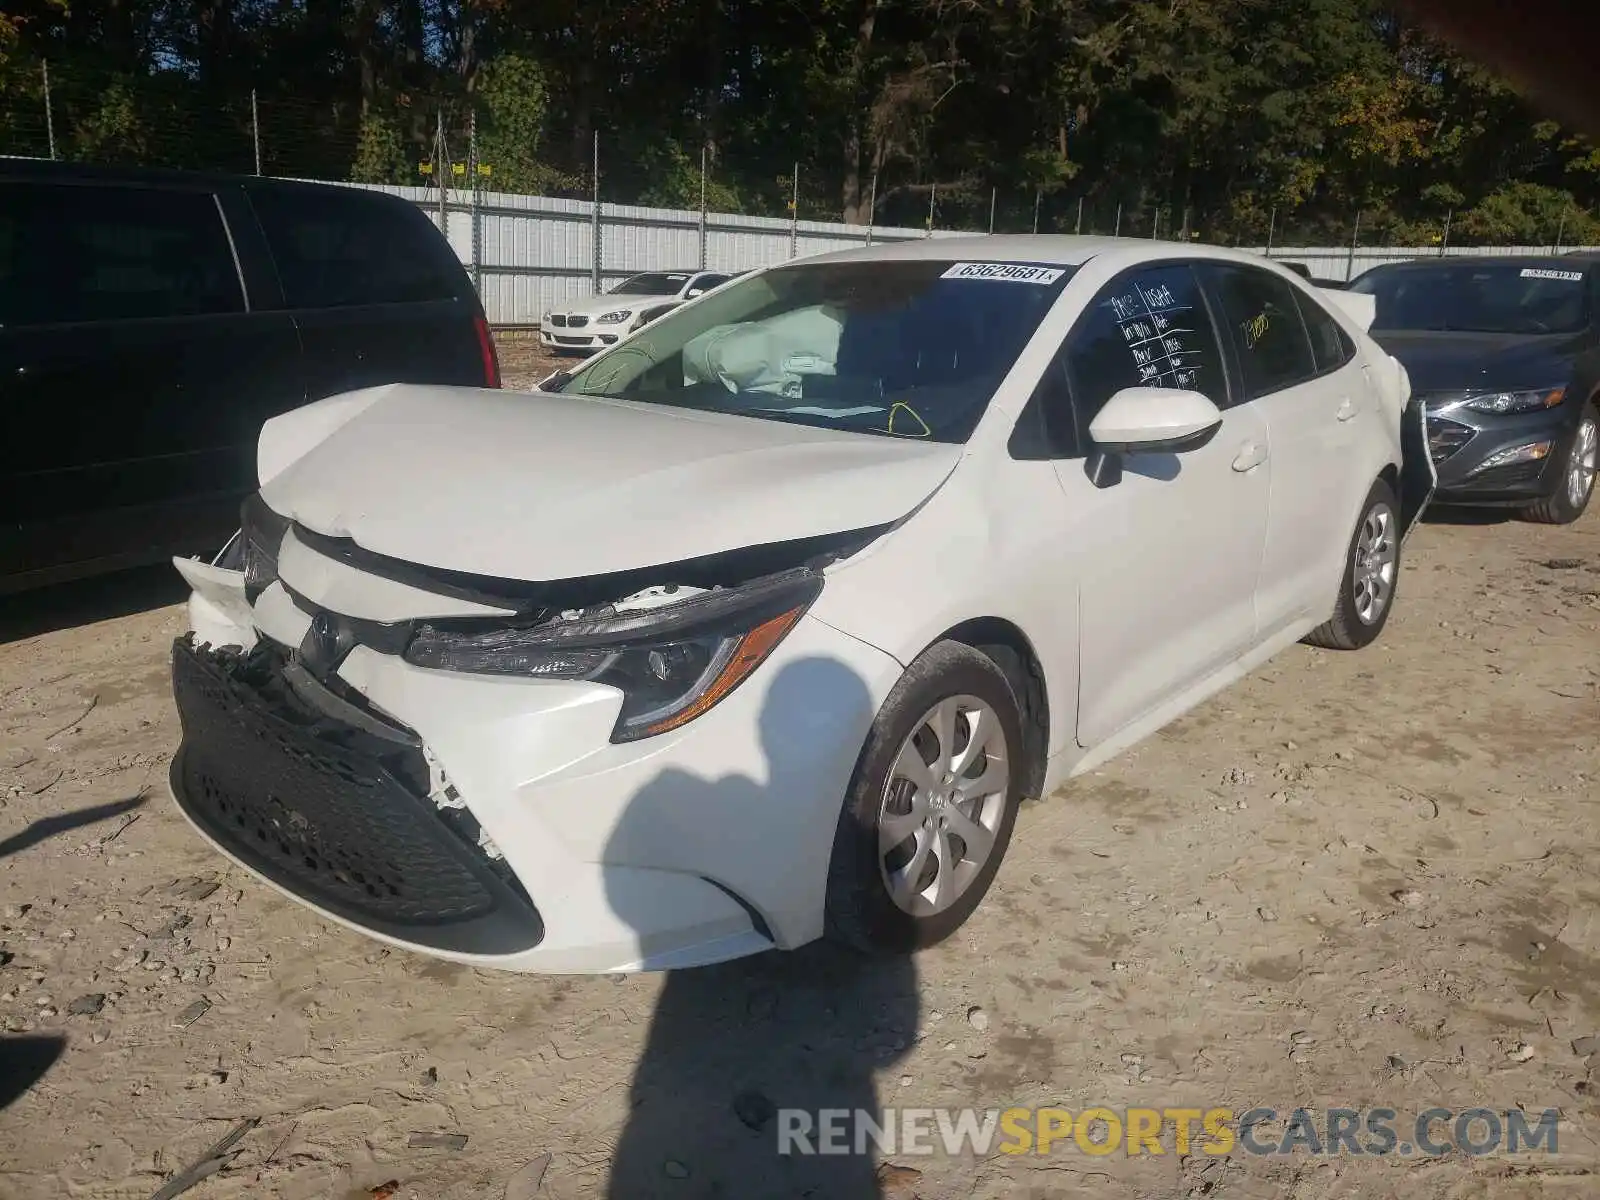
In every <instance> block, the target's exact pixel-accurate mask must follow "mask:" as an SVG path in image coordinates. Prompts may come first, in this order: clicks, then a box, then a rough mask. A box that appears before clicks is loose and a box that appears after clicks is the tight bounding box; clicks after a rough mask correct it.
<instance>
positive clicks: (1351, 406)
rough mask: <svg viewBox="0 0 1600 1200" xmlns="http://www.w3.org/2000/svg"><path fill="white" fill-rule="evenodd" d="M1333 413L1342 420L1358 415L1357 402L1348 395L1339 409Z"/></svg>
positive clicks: (1341, 402)
mask: <svg viewBox="0 0 1600 1200" xmlns="http://www.w3.org/2000/svg"><path fill="white" fill-rule="evenodd" d="M1333 415H1334V416H1336V417H1338V418H1339V420H1341V421H1348V420H1349V419H1350V418H1351V417H1353V416H1355V415H1356V402H1355V401H1354V400H1352V399H1350V397H1349V396H1346V397H1345V398H1344V399H1343V400H1342V401H1340V403H1339V411H1338V412H1336V413H1334V414H1333Z"/></svg>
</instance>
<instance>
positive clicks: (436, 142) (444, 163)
mask: <svg viewBox="0 0 1600 1200" xmlns="http://www.w3.org/2000/svg"><path fill="white" fill-rule="evenodd" d="M433 157H434V168H433V174H434V178H435V179H437V180H438V181H439V232H440V234H441V235H443V237H444V238H445V240H446V241H448V240H449V238H450V209H449V200H448V197H446V196H445V192H444V189H445V186H446V181H447V180H448V179H449V178H450V162H449V158H450V156H449V155H448V154H446V153H445V144H444V109H442V108H441V109H439V110H438V112H437V113H436V114H435V124H434V128H433Z"/></svg>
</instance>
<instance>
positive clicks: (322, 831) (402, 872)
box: [172, 639, 544, 954]
mask: <svg viewBox="0 0 1600 1200" xmlns="http://www.w3.org/2000/svg"><path fill="white" fill-rule="evenodd" d="M276 654H277V652H276V651H274V650H271V649H267V648H259V649H258V650H256V651H253V652H251V654H249V655H238V654H229V653H228V652H222V653H213V652H210V651H205V650H196V649H195V647H194V646H193V645H192V644H191V643H190V642H189V641H188V640H187V639H180V640H179V641H178V642H177V643H176V644H175V645H174V647H173V658H172V676H173V691H174V695H175V696H176V699H177V704H178V713H179V717H180V718H181V720H182V723H183V744H182V746H181V747H180V749H179V752H178V755H177V757H176V758H175V759H174V760H173V764H172V787H173V793H174V794H175V795H176V796H177V798H178V802H179V804H181V805H182V806H183V808H184V811H185V812H187V813H188V814H189V816H190V817H191V818H192V819H193V820H194V821H195V823H196V824H198V825H199V826H200V827H201V828H202V829H204V830H205V831H206V832H207V833H208V834H209V835H210V836H212V837H213V838H215V839H216V840H217V842H218V843H219V844H221V845H222V846H223V847H225V848H226V849H227V850H228V851H229V852H230V853H232V854H234V855H236V856H237V857H238V858H239V859H240V860H241V861H242V862H244V863H246V864H247V865H249V866H250V867H252V868H253V869H255V870H256V871H259V872H260V873H261V874H262V875H264V876H266V877H267V878H268V879H271V880H272V881H273V882H274V883H277V884H279V885H280V886H282V887H285V888H287V889H288V890H289V891H291V892H294V893H295V894H297V895H300V896H304V897H305V898H306V899H307V900H309V901H311V902H313V903H315V904H317V905H319V906H320V907H323V908H325V909H327V910H328V911H329V912H332V913H335V914H337V915H338V916H341V917H343V918H345V919H346V920H349V921H352V922H354V923H356V924H358V925H362V926H364V927H366V928H368V929H371V930H373V931H374V932H377V933H383V934H387V935H389V936H392V937H399V938H403V939H405V940H407V941H411V942H416V943H418V944H421V945H425V946H431V947H435V948H437V949H445V950H456V951H461V952H466V953H480V954H507V953H512V952H514V951H517V950H525V949H528V948H530V947H532V946H535V945H537V944H538V943H539V941H540V940H541V938H542V937H543V933H544V930H543V925H542V923H541V921H540V918H539V914H538V913H537V911H536V910H535V909H534V908H533V906H532V905H531V904H529V903H528V901H527V899H526V898H525V896H524V895H523V894H522V893H521V891H520V888H518V887H515V886H513V885H511V884H509V883H508V882H507V881H506V880H504V879H502V878H501V877H500V875H499V874H498V873H497V872H496V870H495V869H494V868H493V867H492V866H491V864H490V862H489V860H488V858H487V856H486V855H484V853H483V852H482V851H481V850H480V849H478V847H476V846H475V845H472V844H470V843H469V842H468V841H467V840H466V839H465V838H464V837H463V836H462V834H461V833H459V832H458V831H457V829H456V828H455V827H452V825H451V824H449V823H448V821H447V819H446V817H445V815H444V814H442V813H441V812H440V810H439V809H438V808H437V807H436V806H435V805H434V804H433V803H432V801H430V800H429V799H428V797H427V795H426V786H427V783H426V781H427V778H428V772H427V768H426V764H425V762H424V761H423V759H422V753H421V750H420V749H418V748H417V747H415V746H407V745H403V744H397V743H395V742H392V741H389V740H386V739H382V738H378V737H376V736H374V735H373V734H370V733H367V732H365V731H362V730H359V729H355V728H353V727H351V726H349V725H345V724H342V723H339V722H337V721H334V720H332V719H330V718H329V717H327V716H325V715H324V714H322V713H320V712H318V711H317V710H315V709H313V708H311V707H310V706H308V705H306V704H304V703H303V702H301V701H300V700H299V699H298V698H297V697H296V696H295V695H294V693H293V692H292V691H290V690H289V688H288V687H287V686H285V684H284V682H283V679H282V675H281V669H280V668H281V661H278V660H276Z"/></svg>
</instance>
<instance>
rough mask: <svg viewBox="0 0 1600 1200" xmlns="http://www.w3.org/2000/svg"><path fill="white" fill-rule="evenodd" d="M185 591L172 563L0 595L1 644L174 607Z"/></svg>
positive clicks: (187, 591) (179, 601) (186, 594)
mask: <svg viewBox="0 0 1600 1200" xmlns="http://www.w3.org/2000/svg"><path fill="white" fill-rule="evenodd" d="M188 594H189V589H188V587H187V585H185V583H184V582H183V577H182V576H181V575H179V574H178V572H177V571H176V570H174V569H173V567H172V564H171V563H160V564H158V565H156V566H150V567H138V568H136V569H134V570H131V571H117V572H114V573H113V574H110V575H100V576H96V577H94V578H92V579H80V580H76V581H74V582H72V583H58V584H52V585H51V586H50V587H43V588H37V589H34V590H33V591H27V592H18V593H15V594H13V595H9V596H0V645H4V644H5V643H7V642H19V641H22V640H23V639H24V638H31V637H38V636H39V635H40V634H45V633H54V632H56V631H57V630H61V629H71V628H73V627H75V626H79V625H94V624H98V623H99V622H101V621H110V620H114V619H116V618H117V617H127V616H131V615H133V614H134V613H140V612H149V611H150V610H152V609H156V608H165V607H167V606H168V605H169V604H178V603H181V602H182V601H183V600H185V599H187V597H188Z"/></svg>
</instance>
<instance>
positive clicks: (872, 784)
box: [827, 642, 1028, 954]
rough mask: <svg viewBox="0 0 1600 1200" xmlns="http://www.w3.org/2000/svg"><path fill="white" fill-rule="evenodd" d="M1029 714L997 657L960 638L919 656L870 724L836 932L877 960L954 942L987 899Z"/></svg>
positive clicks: (1017, 790)
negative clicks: (953, 936) (1020, 704)
mask: <svg viewBox="0 0 1600 1200" xmlns="http://www.w3.org/2000/svg"><path fill="white" fill-rule="evenodd" d="M1023 746H1024V742H1023V737H1022V717H1021V713H1020V710H1019V707H1018V704H1017V700H1016V697H1015V696H1014V695H1013V693H1012V689H1011V684H1010V682H1009V681H1008V680H1007V678H1006V676H1005V674H1004V673H1003V672H1002V671H1001V669H1000V668H999V667H998V666H996V665H995V663H994V662H993V660H991V659H990V658H988V657H987V656H986V655H984V654H981V653H979V652H978V651H977V650H974V649H972V648H971V647H970V646H966V645H963V644H961V643H959V642H940V643H938V644H937V645H935V646H933V647H932V648H931V649H929V650H928V651H927V652H926V653H924V654H923V655H922V656H921V657H919V658H918V659H917V660H916V661H915V662H914V663H912V664H911V666H910V668H908V669H907V671H906V673H905V675H904V676H903V677H902V678H901V680H900V682H899V683H898V684H897V685H896V686H895V689H894V691H893V692H891V693H890V695H889V698H888V700H887V701H885V702H884V706H883V709H882V710H881V711H880V712H879V713H878V717H877V719H876V720H875V721H874V722H873V725H872V729H871V731H870V732H869V734H868V735H867V741H866V745H865V746H864V747H863V749H862V752H861V757H860V759H859V760H858V761H857V764H856V772H855V776H854V778H853V779H852V781H851V785H850V790H849V792H848V793H847V795H846V797H845V802H844V810H843V812H842V813H841V814H840V817H839V825H838V828H837V830H836V831H835V834H834V845H833V858H832V862H831V864H830V866H829V872H828V893H827V928H828V933H829V935H830V936H832V937H835V938H836V939H838V940H840V941H843V942H846V943H849V944H851V945H853V946H855V947H857V948H858V949H861V950H865V951H867V952H870V953H891V954H892V953H905V952H908V951H911V950H916V949H920V948H921V947H924V946H931V945H933V944H935V943H936V942H940V941H943V940H944V939H945V938H947V937H949V936H950V935H951V934H952V933H954V932H955V931H956V930H957V929H959V928H960V927H961V925H962V924H963V923H964V922H965V921H966V920H967V918H968V917H970V916H971V915H972V913H973V912H974V911H975V910H976V909H977V907H978V904H979V903H980V902H981V901H982V900H983V897H984V894H985V893H986V892H987V891H988V890H989V885H990V883H992V882H993V880H994V876H995V872H996V871H998V870H999V868H1000V861H1001V859H1002V858H1003V857H1004V856H1005V852H1006V847H1007V846H1008V845H1009V844H1010V841H1011V830H1012V827H1013V825H1014V824H1015V823H1016V815H1017V804H1018V802H1019V799H1020V797H1021V789H1022V787H1023V786H1024V781H1025V780H1026V778H1027V776H1028V773H1027V770H1026V765H1027V764H1026V763H1025V762H1024V761H1023Z"/></svg>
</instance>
